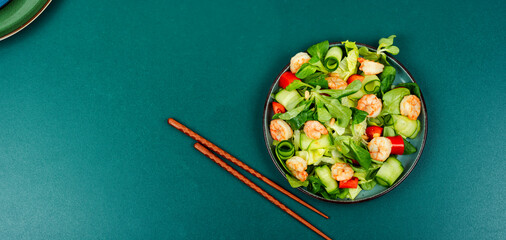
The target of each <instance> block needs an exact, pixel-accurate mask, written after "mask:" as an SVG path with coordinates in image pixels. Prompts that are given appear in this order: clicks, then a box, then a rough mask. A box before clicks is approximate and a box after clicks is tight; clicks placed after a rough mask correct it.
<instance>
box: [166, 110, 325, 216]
mask: <svg viewBox="0 0 506 240" xmlns="http://www.w3.org/2000/svg"><path fill="white" fill-rule="evenodd" d="M167 122H168V123H169V124H170V125H171V126H173V127H174V128H176V129H177V130H179V131H181V132H183V133H184V134H186V135H188V136H189V137H191V138H193V139H194V140H196V141H197V142H199V143H200V144H202V145H204V146H205V147H207V148H209V149H211V150H213V152H215V153H217V154H219V155H220V156H222V157H224V158H225V159H227V160H229V161H231V162H232V163H234V164H235V165H237V166H239V167H240V168H242V169H244V170H246V171H247V172H249V173H250V174H252V175H253V176H255V177H257V178H258V179H260V180H262V181H264V182H265V183H267V184H268V185H269V186H271V187H273V188H275V189H276V190H278V191H280V192H282V193H283V194H285V195H286V196H288V197H290V198H292V199H293V200H295V201H297V202H298V203H300V204H302V205H304V206H305V207H307V208H309V209H311V210H313V211H314V212H316V213H318V214H320V215H321V216H323V217H324V218H327V219H328V218H329V217H328V216H327V215H325V214H323V213H322V212H320V211H319V210H318V209H316V208H314V207H313V206H311V205H309V204H308V203H306V202H304V201H303V200H302V199H300V198H298V197H297V196H295V195H293V194H292V193H290V192H289V191H287V190H286V189H284V188H282V187H281V186H279V185H278V184H276V183H275V182H273V181H271V180H270V179H268V178H266V177H265V176H264V175H262V174H260V173H259V172H257V171H255V170H254V169H253V168H250V167H249V166H248V165H246V164H245V163H243V162H241V161H240V160H239V159H237V158H235V157H234V156H232V155H230V154H229V153H227V152H225V150H223V149H221V148H219V147H218V146H216V145H214V144H213V143H211V142H209V141H208V140H207V139H205V138H203V137H202V136H200V135H198V134H197V133H195V132H194V131H192V130H191V129H189V128H187V127H186V126H185V125H183V124H181V123H179V122H178V121H176V120H174V119H173V118H169V119H168V121H167Z"/></svg>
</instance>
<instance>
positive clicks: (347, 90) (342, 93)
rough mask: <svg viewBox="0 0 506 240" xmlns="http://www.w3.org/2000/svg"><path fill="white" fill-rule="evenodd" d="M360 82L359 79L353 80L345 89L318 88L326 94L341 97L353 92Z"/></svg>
mask: <svg viewBox="0 0 506 240" xmlns="http://www.w3.org/2000/svg"><path fill="white" fill-rule="evenodd" d="M361 86H362V83H361V82H360V81H353V82H352V83H350V85H348V86H347V87H346V88H345V89H325V90H320V91H319V93H325V94H328V95H329V96H330V97H332V98H337V99H341V98H343V97H346V96H349V95H351V94H354V93H356V92H358V91H359V90H360V87H361Z"/></svg>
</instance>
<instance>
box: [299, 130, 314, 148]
mask: <svg viewBox="0 0 506 240" xmlns="http://www.w3.org/2000/svg"><path fill="white" fill-rule="evenodd" d="M311 142H313V139H311V138H309V137H308V136H306V134H304V133H302V132H301V133H300V149H302V150H307V149H308V147H309V145H310V144H311Z"/></svg>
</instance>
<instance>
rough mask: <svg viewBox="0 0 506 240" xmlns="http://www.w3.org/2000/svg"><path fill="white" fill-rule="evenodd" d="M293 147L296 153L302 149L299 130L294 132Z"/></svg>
mask: <svg viewBox="0 0 506 240" xmlns="http://www.w3.org/2000/svg"><path fill="white" fill-rule="evenodd" d="M293 147H294V148H295V151H297V150H299V147H300V131H299V130H295V131H293Z"/></svg>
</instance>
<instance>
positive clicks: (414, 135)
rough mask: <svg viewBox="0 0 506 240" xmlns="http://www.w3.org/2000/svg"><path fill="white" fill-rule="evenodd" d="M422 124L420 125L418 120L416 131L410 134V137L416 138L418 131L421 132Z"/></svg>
mask: <svg viewBox="0 0 506 240" xmlns="http://www.w3.org/2000/svg"><path fill="white" fill-rule="evenodd" d="M420 129H421V126H420V120H416V131H415V132H414V133H413V134H412V135H411V136H409V138H416V136H418V133H419V132H420Z"/></svg>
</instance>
